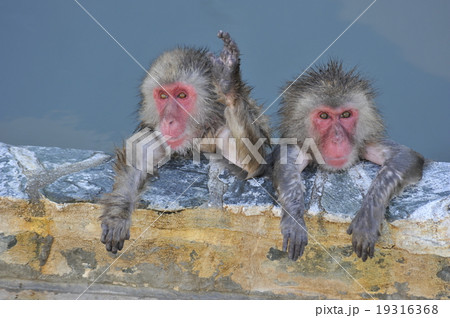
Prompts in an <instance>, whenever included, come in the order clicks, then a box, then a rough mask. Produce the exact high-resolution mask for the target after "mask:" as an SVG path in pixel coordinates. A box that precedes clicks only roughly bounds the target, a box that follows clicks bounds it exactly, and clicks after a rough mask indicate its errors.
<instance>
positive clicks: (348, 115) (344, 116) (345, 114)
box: [341, 111, 352, 118]
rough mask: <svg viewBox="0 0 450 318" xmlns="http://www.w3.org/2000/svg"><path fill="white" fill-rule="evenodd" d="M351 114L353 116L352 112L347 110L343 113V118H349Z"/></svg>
mask: <svg viewBox="0 0 450 318" xmlns="http://www.w3.org/2000/svg"><path fill="white" fill-rule="evenodd" d="M350 116H352V113H350V112H349V111H345V112H343V113H342V114H341V118H349V117H350Z"/></svg>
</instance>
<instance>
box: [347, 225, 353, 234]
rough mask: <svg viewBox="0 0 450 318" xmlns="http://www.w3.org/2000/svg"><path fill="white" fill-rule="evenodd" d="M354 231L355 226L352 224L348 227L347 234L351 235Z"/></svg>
mask: <svg viewBox="0 0 450 318" xmlns="http://www.w3.org/2000/svg"><path fill="white" fill-rule="evenodd" d="M352 233H353V226H352V225H351V224H350V226H349V227H348V229H347V234H348V235H351V234H352Z"/></svg>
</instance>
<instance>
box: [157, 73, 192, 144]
mask: <svg viewBox="0 0 450 318" xmlns="http://www.w3.org/2000/svg"><path fill="white" fill-rule="evenodd" d="M153 98H154V99H155V102H156V108H157V111H158V115H159V123H160V130H161V133H162V134H163V135H164V136H167V137H170V139H169V140H168V141H167V143H168V145H169V146H170V147H171V148H172V149H177V148H180V147H182V146H183V144H184V143H185V141H186V140H188V139H189V140H190V139H191V138H192V136H190V135H189V132H188V129H187V128H188V127H189V126H188V121H189V120H190V117H191V116H192V114H193V112H194V111H195V103H196V100H197V93H196V92H195V89H194V87H192V86H191V85H187V84H184V83H180V82H176V83H171V84H167V85H164V86H163V87H157V88H155V89H154V90H153Z"/></svg>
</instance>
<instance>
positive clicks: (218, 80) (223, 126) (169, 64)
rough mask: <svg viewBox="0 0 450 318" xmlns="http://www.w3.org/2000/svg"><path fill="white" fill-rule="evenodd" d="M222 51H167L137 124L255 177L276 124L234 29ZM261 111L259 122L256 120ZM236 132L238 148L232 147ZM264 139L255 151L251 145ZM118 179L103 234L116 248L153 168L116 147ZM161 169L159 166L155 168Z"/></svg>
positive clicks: (107, 201) (147, 82)
mask: <svg viewBox="0 0 450 318" xmlns="http://www.w3.org/2000/svg"><path fill="white" fill-rule="evenodd" d="M217 36H218V38H220V39H222V41H223V49H222V51H221V53H220V55H219V56H216V55H214V54H213V53H210V52H208V51H207V50H206V49H198V48H193V47H177V48H175V49H173V50H170V51H166V52H164V53H163V54H162V55H160V56H159V57H158V58H156V60H154V62H153V63H152V65H151V66H150V69H149V71H148V74H147V76H146V77H145V78H144V80H143V82H142V84H141V86H140V91H141V102H140V107H139V110H138V115H139V119H140V122H139V124H138V128H137V131H138V132H139V131H143V130H144V129H148V130H150V131H152V132H159V133H160V134H161V135H162V136H164V137H165V143H164V144H163V145H164V147H167V146H168V147H170V150H171V152H172V153H173V154H181V155H186V154H188V153H189V152H191V151H192V150H193V149H195V148H196V147H197V148H199V150H201V151H203V152H205V153H216V152H218V153H221V154H222V155H223V157H224V158H225V160H228V161H229V163H230V165H233V166H236V167H238V168H240V169H242V171H244V172H245V173H246V177H247V178H250V177H253V176H257V175H259V174H260V173H261V172H262V171H263V169H262V168H261V167H262V165H261V163H263V161H261V160H257V159H260V158H261V157H262V158H264V157H265V151H266V150H265V149H266V148H267V147H266V146H267V145H268V143H269V125H268V120H267V117H266V116H261V114H262V113H261V107H260V106H259V105H257V103H256V101H255V100H254V99H252V98H251V97H250V91H251V88H250V87H249V86H248V85H247V84H246V83H244V82H243V81H242V79H241V71H240V52H239V48H238V46H237V44H236V42H235V41H234V40H233V39H232V38H231V37H230V35H229V34H228V33H226V32H223V31H219V33H218V35H217ZM256 119H257V122H256V123H254V124H253V122H254V121H255V120H256ZM198 138H205V139H207V138H216V139H220V140H222V141H223V142H222V144H221V143H217V144H200V145H198V143H196V142H195V141H196V140H197V139H198ZM231 138H234V140H235V142H236V147H235V149H236V151H235V153H232V152H233V151H232V150H228V149H232V147H227V146H228V143H229V139H231ZM259 140H262V141H263V146H262V147H259V148H258V149H257V151H253V152H251V151H250V150H249V148H248V147H246V145H247V144H248V142H251V143H252V145H255V144H257V143H258V141H259ZM163 145H161V146H160V147H157V148H156V149H155V150H154V151H153V153H152V155H153V157H154V160H153V163H155V162H158V161H159V160H160V159H161V158H162V156H163V155H164V154H165V151H164V149H163ZM116 155H117V159H116V163H115V167H114V168H115V173H116V176H115V181H114V185H113V190H112V192H111V193H109V194H106V195H105V196H104V197H103V198H102V200H101V203H102V205H103V212H102V215H101V216H100V221H101V228H102V234H101V242H102V243H103V244H105V246H106V250H107V251H110V252H112V253H114V254H116V253H117V251H120V250H122V248H123V246H124V242H125V241H126V240H129V239H130V226H131V214H132V212H133V210H134V209H135V207H136V204H137V202H138V200H139V196H140V193H141V192H142V190H143V189H144V188H145V186H146V183H147V180H148V178H149V176H150V175H151V173H147V172H146V171H141V170H138V169H136V167H133V166H130V165H127V164H126V162H127V158H126V156H127V153H126V151H125V150H124V149H123V148H122V149H118V150H116ZM152 173H153V174H156V173H157V168H156V167H155V169H154V170H153V172H152Z"/></svg>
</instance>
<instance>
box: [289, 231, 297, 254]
mask: <svg viewBox="0 0 450 318" xmlns="http://www.w3.org/2000/svg"><path fill="white" fill-rule="evenodd" d="M295 245H296V244H295V235H294V237H291V239H290V242H289V258H290V259H292V260H293V259H294V257H295Z"/></svg>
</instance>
